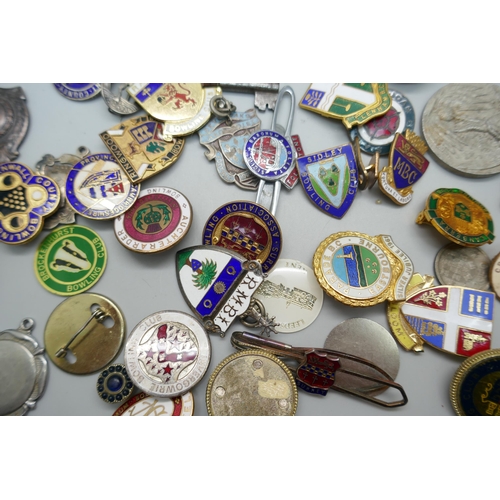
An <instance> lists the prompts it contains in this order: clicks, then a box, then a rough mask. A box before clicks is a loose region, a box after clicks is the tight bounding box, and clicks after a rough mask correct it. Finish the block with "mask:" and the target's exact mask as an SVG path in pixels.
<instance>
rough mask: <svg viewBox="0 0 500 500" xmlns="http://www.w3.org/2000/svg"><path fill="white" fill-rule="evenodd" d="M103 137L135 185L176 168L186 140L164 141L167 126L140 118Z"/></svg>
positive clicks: (110, 130) (133, 119) (104, 133)
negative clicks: (173, 166)
mask: <svg viewBox="0 0 500 500" xmlns="http://www.w3.org/2000/svg"><path fill="white" fill-rule="evenodd" d="M99 137H100V138H101V139H102V140H103V142H104V144H106V146H107V148H108V149H109V151H110V152H111V153H112V154H113V156H114V157H115V159H116V161H117V162H118V164H119V165H120V167H122V169H123V170H124V171H125V173H126V174H127V177H128V178H129V180H130V182H131V183H132V184H138V183H139V182H142V181H144V180H146V179H148V178H149V177H153V175H156V174H159V173H160V172H162V171H163V170H166V169H167V168H169V167H170V166H171V165H173V164H174V163H175V162H176V161H177V160H178V159H179V156H180V154H181V152H182V150H183V148H184V143H185V140H184V139H182V138H177V139H174V140H172V141H170V142H166V141H164V140H163V124H162V123H160V122H157V121H155V120H153V119H152V118H149V117H148V116H139V117H138V118H131V119H130V120H127V121H125V122H122V123H120V124H119V125H116V127H113V128H110V129H109V130H106V131H105V132H103V133H102V134H99Z"/></svg>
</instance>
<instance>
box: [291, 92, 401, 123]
mask: <svg viewBox="0 0 500 500" xmlns="http://www.w3.org/2000/svg"><path fill="white" fill-rule="evenodd" d="M299 106H300V107H301V108H303V109H307V110H309V111H313V112H314V113H319V114H320V115H323V116H327V117H328V118H337V119H339V120H342V123H343V124H344V125H345V126H346V127H347V128H348V129H350V128H351V127H352V126H353V125H363V123H366V122H367V121H369V120H372V119H373V118H375V117H376V116H380V115H383V114H384V113H386V112H387V111H388V110H389V109H390V107H391V96H390V94H389V89H388V87H387V83H312V84H311V85H310V86H309V89H308V90H307V92H306V93H305V95H304V97H302V99H301V101H300V103H299Z"/></svg>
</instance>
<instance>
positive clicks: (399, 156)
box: [378, 130, 429, 205]
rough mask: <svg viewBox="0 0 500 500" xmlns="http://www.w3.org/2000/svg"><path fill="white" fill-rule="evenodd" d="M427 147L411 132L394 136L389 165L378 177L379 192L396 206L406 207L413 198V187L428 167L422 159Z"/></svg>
mask: <svg viewBox="0 0 500 500" xmlns="http://www.w3.org/2000/svg"><path fill="white" fill-rule="evenodd" d="M426 151H427V145H426V144H425V142H424V140H423V139H421V138H420V137H419V136H418V135H416V134H415V133H413V132H412V131H411V130H407V131H406V132H405V135H401V134H399V133H398V134H396V137H395V138H394V141H393V143H392V146H391V151H390V153H389V165H387V167H385V168H384V169H382V171H381V172H380V174H379V177H378V185H379V188H380V190H381V191H382V192H383V193H384V194H385V195H386V196H388V197H389V198H390V199H391V200H392V201H393V202H394V203H397V204H398V205H406V204H407V203H409V202H410V201H411V199H412V197H413V189H412V187H413V185H414V184H415V183H416V182H417V181H418V180H419V179H420V177H422V175H423V174H424V173H425V171H426V170H427V167H428V166H429V161H428V160H426V158H425V157H424V154H425V152H426Z"/></svg>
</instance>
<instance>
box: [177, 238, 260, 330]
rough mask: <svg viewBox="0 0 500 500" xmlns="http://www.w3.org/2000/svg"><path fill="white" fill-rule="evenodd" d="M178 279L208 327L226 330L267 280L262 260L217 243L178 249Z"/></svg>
mask: <svg viewBox="0 0 500 500" xmlns="http://www.w3.org/2000/svg"><path fill="white" fill-rule="evenodd" d="M176 260H177V280H178V282H179V288H180V289H181V291H182V295H183V296H184V299H185V300H186V302H187V303H188V305H189V307H190V308H191V309H192V311H193V312H194V313H195V314H196V315H197V316H198V317H199V318H200V319H201V321H202V322H203V324H204V327H205V329H206V330H207V331H209V332H212V333H220V334H221V336H224V333H225V332H226V331H227V329H228V328H229V327H230V326H231V323H232V322H233V321H234V320H235V319H236V318H237V317H238V316H241V315H243V314H244V313H245V312H246V311H247V310H248V309H249V308H250V301H251V300H252V296H253V294H254V293H255V292H256V291H257V288H258V287H259V285H260V284H261V283H262V281H263V280H264V274H263V273H262V268H261V266H260V264H259V263H258V262H255V261H247V260H246V259H244V258H243V257H241V256H240V255H238V254H237V253H235V252H231V251H229V250H225V249H223V248H218V247H214V246H194V247H189V248H186V249H184V250H180V251H179V252H177V256H176Z"/></svg>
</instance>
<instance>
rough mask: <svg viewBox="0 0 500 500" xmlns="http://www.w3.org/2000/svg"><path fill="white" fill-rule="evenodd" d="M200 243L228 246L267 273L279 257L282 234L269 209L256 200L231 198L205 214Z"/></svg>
mask: <svg viewBox="0 0 500 500" xmlns="http://www.w3.org/2000/svg"><path fill="white" fill-rule="evenodd" d="M203 244H204V245H217V246H219V247H223V248H228V249H229V250H233V251H235V252H237V253H239V254H240V255H242V256H243V257H245V259H247V260H257V261H259V262H260V263H261V265H262V270H263V271H264V272H265V273H267V272H269V271H270V270H271V269H272V268H273V266H274V264H276V261H277V260H278V258H279V256H280V253H281V247H282V245H283V237H282V235H281V229H280V226H279V224H278V221H277V220H276V217H274V215H272V214H271V212H269V211H268V210H267V209H265V208H264V207H262V206H261V205H258V204H257V203H252V202H248V201H235V202H233V203H228V204H227V205H222V206H221V207H219V208H218V209H217V210H216V211H215V212H214V213H213V214H212V215H211V216H210V217H209V219H208V221H207V222H206V224H205V229H204V231H203Z"/></svg>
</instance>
